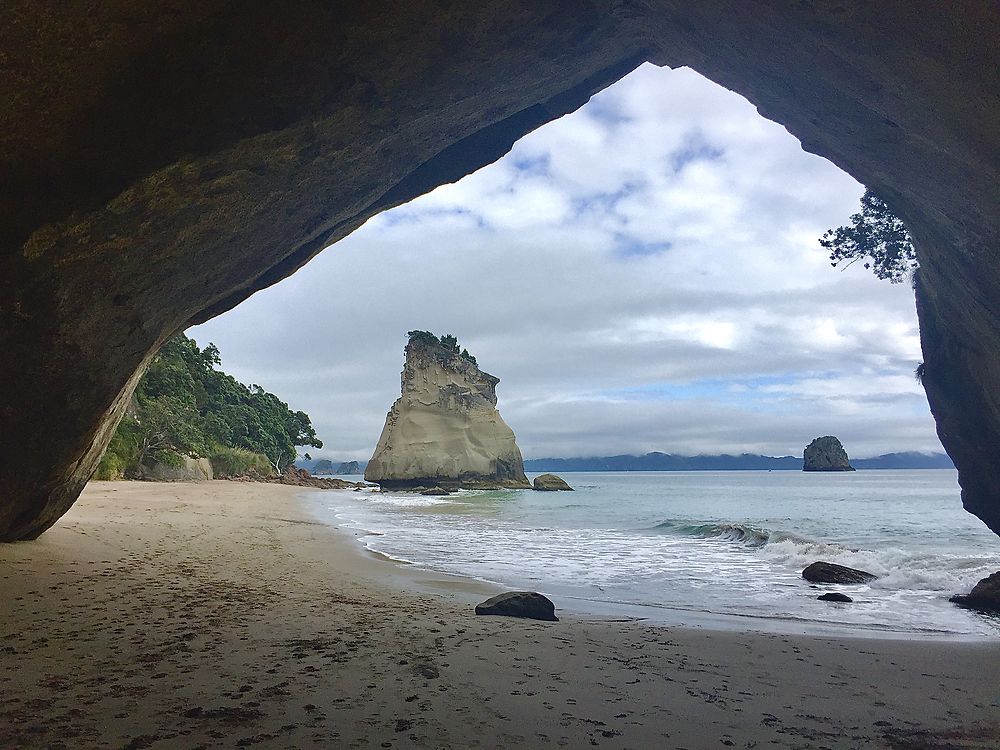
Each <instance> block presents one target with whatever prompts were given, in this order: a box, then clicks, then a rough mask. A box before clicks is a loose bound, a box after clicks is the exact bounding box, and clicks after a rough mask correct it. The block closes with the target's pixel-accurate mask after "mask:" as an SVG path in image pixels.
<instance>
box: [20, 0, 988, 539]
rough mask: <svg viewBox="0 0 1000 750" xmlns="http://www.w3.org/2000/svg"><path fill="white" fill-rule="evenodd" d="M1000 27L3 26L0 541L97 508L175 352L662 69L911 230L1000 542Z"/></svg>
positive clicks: (145, 8) (349, 11)
mask: <svg viewBox="0 0 1000 750" xmlns="http://www.w3.org/2000/svg"><path fill="white" fill-rule="evenodd" d="M998 38H1000V6H998V5H997V4H996V3H987V2H981V3H972V2H970V3H935V2H930V1H929V0H926V1H924V0H920V1H917V2H903V1H902V0H895V1H893V0H887V1H886V2H880V3H859V4H850V3H847V4H844V3H831V4H817V3H789V2H786V1H785V0H763V1H762V2H756V3H745V2H737V1H736V0H731V1H729V2H714V3H689V2H680V0H672V1H670V0H652V1H651V2H632V1H631V0H623V1H617V0H616V1H615V2H610V1H598V0H583V1H582V2H579V3H573V4H571V5H565V4H552V3H522V2H513V1H510V0H502V1H500V2H495V3H487V4H484V3H459V4H443V3H438V2H432V1H431V0H407V1H406V2H402V1H399V2H366V3H354V4H343V3H336V4H335V3H328V2H321V1H320V0H314V1H313V2H308V1H305V2H299V3H295V4H294V5H291V6H287V7H285V6H282V7H281V8H280V9H275V7H274V6H271V5H265V4H260V3H252V2H250V3H231V2H229V1H228V0H200V1H199V2H193V1H192V0H178V1H177V2H171V3H165V4H164V3H152V2H149V3H135V2H126V1H125V0H97V1H96V2H90V3H86V4H76V5H72V4H71V5H67V4H64V3H57V2H55V0H9V2H6V3H3V4H2V5H0V51H2V54H0V95H2V97H3V102H4V106H3V107H0V173H2V175H3V179H2V180H0V195H2V206H0V208H2V210H0V351H2V352H3V354H4V356H3V358H2V360H0V394H2V398H3V401H2V403H0V456H3V458H2V459H0V460H2V461H3V462H4V464H3V467H2V471H0V540H12V539H24V538H33V537H35V536H37V535H38V534H39V533H41V532H42V531H43V530H44V529H46V528H47V527H48V526H50V525H51V524H52V523H54V522H55V520H56V519H57V518H59V516H60V515H61V514H62V513H64V512H65V511H66V510H67V509H68V508H69V507H70V505H71V504H72V503H73V502H74V500H75V499H76V497H77V495H78V494H79V491H80V489H81V488H82V487H83V484H84V483H85V482H86V481H87V478H88V477H89V476H90V474H91V472H92V470H93V469H94V467H95V466H96V463H97V461H98V459H99V457H100V454H101V452H102V451H103V448H104V446H105V445H106V443H107V440H108V439H109V438H110V435H111V433H112V431H113V429H114V427H115V424H116V422H117V420H118V419H119V417H120V416H121V414H122V411H123V409H124V407H125V404H126V403H127V402H128V397H129V394H130V393H131V390H132V388H133V387H134V385H135V383H136V380H137V378H138V374H139V372H140V371H141V369H142V367H143V366H144V364H145V363H146V361H147V360H148V358H149V357H150V356H151V354H152V353H153V352H154V351H155V350H156V349H157V347H158V346H159V345H160V344H161V343H162V342H164V341H165V340H167V339H168V338H169V337H170V336H171V335H173V334H174V333H175V332H177V331H178V330H181V329H183V328H185V327H186V326H188V325H190V324H192V323H196V322H199V321H203V320H206V319H208V318H210V317H212V316H214V315H216V314H218V313H220V312H223V311H225V310H227V309H229V308H231V307H233V306H234V305H236V304H237V303H239V302H240V301H241V300H243V299H245V298H246V297H247V296H249V295H250V294H252V293H253V292H254V291H256V290H258V289H262V288H264V287H266V286H268V285H270V284H273V283H275V282H276V281H278V280H280V279H281V278H283V277H285V276H287V275H288V274H290V273H292V272H293V271H294V270H296V269H297V268H299V267H300V266H301V265H302V264H303V263H305V262H306V261H307V260H308V259H309V258H311V257H312V256H313V255H314V254H316V253H317V252H319V251H320V250H321V249H322V248H323V247H325V246H326V245H328V244H330V243H331V242H334V241H335V240H337V239H339V238H340V237H343V236H345V235H346V234H347V233H349V232H350V231H351V230H352V229H354V228H355V227H357V226H359V225H360V224H361V223H362V222H364V221H365V220H366V219H367V218H368V217H370V216H372V215H373V214H375V213H378V212H379V211H381V210H383V209H385V208H388V207H391V206H394V205H398V204H400V203H402V202H405V201H407V200H409V199H411V198H413V197H415V196H417V195H420V194H421V193H424V192H426V191H427V190H429V189H431V188H433V187H435V186H437V185H439V184H442V183H444V182H448V181H452V180H455V179H457V178H459V177H461V176H462V175H464V174H466V173H468V172H471V171H473V170H474V169H477V168H478V167H480V166H482V165H484V164H487V163H489V162H491V161H493V160H494V159H496V158H497V157H498V156H500V155H501V154H503V153H504V152H505V151H506V150H507V149H508V148H509V147H510V145H511V144H512V142H513V141H514V140H515V139H516V138H518V137H519V136H521V135H523V134H524V133H526V132H528V131H530V130H532V129H534V128H536V127H538V126H539V125H541V124H542V123H544V122H546V121H548V120H551V119H554V118H556V117H559V116H560V115H562V114H563V113H565V112H569V111H571V110H573V109H575V108H576V107H578V106H579V105H580V104H582V103H583V102H584V101H586V99H587V98H588V97H589V96H590V95H591V94H592V93H593V92H595V91H597V90H599V89H601V88H603V87H604V86H606V85H608V84H610V83H612V82H614V81H615V80H617V79H618V78H620V77H621V76H622V75H624V74H625V73H627V72H629V71H630V70H631V69H633V68H634V67H636V66H637V65H638V64H640V63H641V62H643V61H645V60H650V61H653V62H655V63H656V64H659V65H671V66H679V65H690V66H691V67H693V68H695V69H696V70H698V71H700V72H701V73H703V74H705V75H707V76H708V77H710V78H712V79H714V80H715V81H717V82H719V83H721V84H722V85H724V86H727V87H729V88H732V89H734V90H736V91H739V92H740V93H742V94H744V95H745V96H747V97H748V98H749V99H750V100H751V101H752V102H753V103H754V104H756V105H757V106H758V108H759V109H760V111H761V112H762V113H763V114H764V115H765V116H767V117H770V118H772V119H775V120H777V121H779V122H781V123H782V124H784V125H785V126H786V127H787V128H788V129H789V130H790V131H791V132H792V133H794V134H795V135H796V136H798V137H799V138H800V139H801V140H802V142H803V145H804V147H805V148H807V149H808V150H810V151H813V152H815V153H819V154H822V155H823V156H825V157H827V158H829V159H831V160H832V161H834V162H836V163H837V164H838V165H840V166H841V167H842V168H844V169H845V170H847V171H848V172H850V173H851V174H852V175H854V176H855V177H857V178H858V179H859V180H860V181H861V182H863V183H865V184H866V185H868V186H869V187H871V188H873V189H874V190H876V192H877V193H878V194H879V195H881V196H882V197H883V198H885V199H886V201H887V202H888V203H889V205H890V206H891V207H892V209H893V211H894V212H896V213H897V214H899V215H900V216H902V217H903V218H904V219H906V221H907V223H908V224H909V227H910V229H911V231H912V234H913V237H914V241H915V244H916V247H917V253H918V257H919V260H920V263H921V266H922V268H921V272H920V274H919V277H918V280H917V297H918V313H919V316H920V323H921V340H922V346H923V353H924V362H925V375H924V385H925V387H926V390H927V394H928V399H929V401H930V405H931V410H932V411H933V413H934V416H935V418H936V419H937V423H938V429H939V434H940V436H941V440H942V442H943V443H944V446H945V448H946V449H947V450H948V452H949V454H950V455H951V457H952V458H953V459H954V461H955V463H956V465H957V467H958V470H959V481H960V483H961V485H962V488H963V490H962V492H963V500H964V502H965V506H966V507H967V508H968V509H969V510H970V511H972V512H974V513H976V514H977V515H978V516H979V517H980V518H982V519H984V520H985V521H986V522H987V523H988V524H989V525H990V526H991V528H993V529H994V530H995V531H998V532H1000V479H998V478H997V475H996V472H995V470H994V468H995V466H996V465H997V464H998V463H1000V388H997V387H996V384H997V382H998V380H1000V319H998V315H1000V270H998V269H1000V263H998V260H1000V258H998V253H1000V174H998V172H1000V164H998V156H997V155H998V154H1000V129H998V128H997V127H996V122H997V121H998V120H1000V65H998V47H1000V45H998V44H997V39H998Z"/></svg>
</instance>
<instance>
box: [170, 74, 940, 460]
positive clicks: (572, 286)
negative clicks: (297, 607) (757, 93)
mask: <svg viewBox="0 0 1000 750" xmlns="http://www.w3.org/2000/svg"><path fill="white" fill-rule="evenodd" d="M863 190H864V188H863V186H862V185H860V184H859V183H858V182H856V181H855V180H854V179H853V178H852V177H850V176H849V175H847V174H845V173H844V172H842V171H841V170H840V169H839V168H838V167H836V166H834V165H833V164H831V163H830V162H828V161H826V160H825V159H822V158H820V157H818V156H815V155H812V154H807V153H805V152H804V151H803V150H802V148H801V145H800V144H799V142H798V140H797V139H796V138H794V137H793V136H792V135H790V134H789V133H788V132H787V131H786V130H785V129H784V128H783V127H782V126H780V125H778V124H776V123H774V122H771V121H768V120H765V119H763V118H762V117H761V116H760V115H759V114H758V113H757V111H756V109H755V108H754V107H753V105H751V104H750V103H749V102H747V101H746V100H745V99H744V98H743V97H741V96H739V95H738V94H735V93H733V92H731V91H728V90H726V89H724V88H722V87H720V86H718V85H716V84H715V83H713V82H711V81H709V80H708V79H706V78H703V77H702V76H700V75H699V74H697V73H695V72H693V71H692V70H690V69H686V68H680V69H676V70H671V69H669V68H657V67H655V66H653V65H650V64H645V65H643V66H642V67H640V68H639V69H638V70H636V71H635V72H633V73H632V74H630V75H629V76H626V77H625V78H624V79H622V80H621V81H619V82H618V83H617V84H615V85H613V86H611V87H610V88H608V89H605V90H604V91H603V92H601V93H599V94H597V95H596V96H595V97H593V99H592V100H591V101H590V102H589V103H588V104H587V105H585V106H584V107H582V108H581V109H580V110H578V111H576V112H574V113H571V114H569V115H566V116H565V117H563V118H561V119H559V120H557V121H555V122H552V123H549V124H547V125H545V126H543V127H541V128H539V129H538V130H536V131H534V132H533V133H529V134H528V135H527V136H525V137H524V138H522V139H521V140H520V141H518V142H517V143H516V144H515V146H514V148H513V149H512V151H511V152H510V153H509V154H508V155H506V156H505V157H503V158H502V159H500V160H499V161H497V162H496V163H494V164H492V165H489V166H486V167H484V168H482V169H480V170H479V171H478V172H475V173H473V174H471V175H469V176H467V177H465V178H463V179H462V180H460V181H459V182H457V183H454V184H450V185H444V186H442V187H439V188H438V189H436V190H434V191H433V192H431V193H429V194H427V195H424V196H422V197H420V198H418V199H416V200H414V201H412V202H411V203H409V204H406V205H404V206H400V207H399V208H396V209H394V210H392V211H388V212H385V213H382V214H380V215H378V216H376V217H373V218H372V219H371V220H369V221H368V222H367V223H366V224H365V225H364V226H363V227H361V228H359V229H358V230H357V231H355V232H354V233H353V234H351V235H350V236H349V237H346V238H345V239H343V240H341V241H340V242H338V243H336V244H335V245H332V246H331V247H329V248H327V249H326V250H324V251H323V252H322V253H321V254H320V255H319V256H318V257H316V258H315V259H314V260H313V261H311V262H310V263H309V264H308V265H307V266H306V267H305V268H304V269H302V270H301V271H299V272H298V273H297V274H295V275H294V276H292V277H290V278H289V279H286V280H285V281H283V282H281V283H280V284H277V285H276V286H273V287H271V288H270V289H267V290H264V291H262V292H259V293H257V294H256V295H254V296H253V297H251V298H250V299H249V300H247V301H246V302H244V303H243V304H241V305H240V306H239V307H237V308H235V309H234V310H231V311H230V312H228V313H226V314H224V315H222V316H220V317H218V318H215V319H213V320H211V321H209V322H208V323H206V324H203V325H201V326H197V327H195V328H192V329H190V330H189V331H188V334H189V335H190V336H192V337H194V338H195V339H196V340H197V341H198V342H199V344H202V345H204V344H207V343H209V342H214V343H215V344H216V345H217V346H218V347H219V348H220V350H221V352H222V360H223V369H225V370H226V371H227V372H230V373H232V374H233V375H234V376H235V377H236V378H237V379H239V380H241V381H242V382H245V383H257V384H260V385H261V386H263V387H264V388H266V389H267V390H269V391H272V392H273V393H276V394H277V395H278V396H280V397H281V398H282V399H283V400H285V401H287V402H288V403H289V405H290V406H291V408H292V409H296V410H297V409H301V410H303V411H305V412H307V413H308V414H309V415H310V416H311V417H312V421H313V424H314V426H315V427H316V430H317V433H318V434H319V436H320V437H321V439H322V440H323V441H324V448H323V449H319V450H310V453H311V454H312V455H313V457H314V458H315V457H328V458H332V459H335V460H353V459H357V460H362V459H368V458H370V456H371V454H372V452H373V450H374V447H375V444H376V442H377V441H378V437H379V434H380V432H381V429H382V426H383V424H384V421H385V415H386V412H387V411H388V409H389V407H390V406H391V405H392V402H393V401H394V400H395V399H396V398H397V397H398V396H399V388H400V384H399V373H400V370H401V369H402V366H403V347H404V346H405V344H406V332H407V331H409V330H412V329H424V330H430V331H433V332H435V333H438V334H442V333H452V334H454V335H456V336H457V337H458V338H459V341H460V342H461V345H462V346H465V347H467V348H468V349H469V351H470V352H471V353H472V354H474V355H475V356H476V358H477V359H478V361H479V365H480V367H481V368H482V369H483V370H485V371H487V372H490V373H492V374H493V375H496V376H497V377H499V378H500V379H501V383H500V385H499V386H498V388H497V395H498V399H499V404H498V406H499V409H500V413H501V415H502V416H503V418H504V420H505V421H506V422H507V423H508V424H509V425H510V426H511V428H512V429H513V430H514V433H515V434H516V436H517V442H518V445H519V447H520V448H521V452H522V453H523V454H524V456H525V458H542V457H581V456H600V455H614V454H622V453H634V454H642V453H647V452H649V451H654V450H659V451H664V452H668V453H677V454H683V455H697V454H717V453H742V452H749V453H763V454H767V455H802V449H803V447H804V446H805V445H806V444H808V443H809V441H810V440H812V439H813V438H814V437H817V436H820V435H829V434H832V435H836V436H838V437H839V438H840V439H841V441H842V442H843V443H844V446H845V448H846V449H847V452H848V454H849V455H851V456H854V457H858V458H863V457H868V456H873V455H877V454H880V453H887V452H892V451H907V450H916V451H925V452H930V451H941V450H942V448H941V445H940V443H939V441H938V439H937V436H936V434H935V431H934V423H933V419H932V418H931V416H930V412H929V410H928V407H927V401H926V397H925V396H924V393H923V390H922V388H921V387H920V386H919V384H918V383H917V382H916V380H915V379H914V376H913V371H914V368H915V367H916V366H917V364H918V363H919V362H920V360H921V356H920V344H919V336H918V329H917V321H916V313H915V310H914V302H913V291H912V289H911V288H910V286H909V284H906V283H903V284H895V285H893V284H889V283H888V282H885V281H879V280H878V279H876V278H875V277H874V276H873V275H872V274H871V273H870V272H868V271H866V270H865V269H863V268H862V267H861V264H855V265H854V266H852V267H851V268H848V269H846V270H841V269H839V268H832V267H831V266H830V262H829V260H828V258H827V252H826V251H824V250H823V248H822V247H820V245H819V243H818V238H819V237H820V236H821V235H822V234H823V232H824V231H825V230H826V229H828V228H831V227H836V226H839V225H841V224H845V223H848V220H849V217H850V215H851V214H853V213H856V212H857V211H858V208H859V204H858V200H859V198H860V196H861V194H862V192H863ZM331 210H332V208H331Z"/></svg>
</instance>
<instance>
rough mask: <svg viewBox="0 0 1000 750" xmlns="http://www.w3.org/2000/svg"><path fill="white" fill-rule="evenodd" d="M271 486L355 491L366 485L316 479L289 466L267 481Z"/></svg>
mask: <svg viewBox="0 0 1000 750" xmlns="http://www.w3.org/2000/svg"><path fill="white" fill-rule="evenodd" d="M266 481H267V482H269V483H271V484H290V485H293V486H295V487H315V488H316V489H320V490H353V489H360V488H362V487H364V486H365V485H363V484H359V483H358V482H348V481H347V480H346V479H332V478H326V477H314V476H313V475H312V474H310V473H309V472H308V471H306V470H305V469H300V468H298V467H296V466H292V465H290V466H288V467H287V468H286V469H285V471H284V473H283V474H280V475H278V476H275V477H273V478H271V479H268V480H266Z"/></svg>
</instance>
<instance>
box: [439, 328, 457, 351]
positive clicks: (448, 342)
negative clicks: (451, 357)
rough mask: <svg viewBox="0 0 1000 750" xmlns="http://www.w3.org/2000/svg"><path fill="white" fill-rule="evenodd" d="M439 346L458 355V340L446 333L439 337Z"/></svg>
mask: <svg viewBox="0 0 1000 750" xmlns="http://www.w3.org/2000/svg"><path fill="white" fill-rule="evenodd" d="M441 346H443V347H444V348H445V349H447V350H448V351H450V352H455V354H458V339H457V338H455V337H454V336H452V335H451V334H450V333H446V334H444V335H443V336H442V337H441Z"/></svg>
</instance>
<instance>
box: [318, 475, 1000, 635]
mask: <svg viewBox="0 0 1000 750" xmlns="http://www.w3.org/2000/svg"><path fill="white" fill-rule="evenodd" d="M531 476H533V475H529V478H531ZM562 476H563V478H564V479H566V480H567V481H568V482H569V483H570V484H571V485H572V486H573V487H574V488H575V490H576V491H575V492H559V493H555V492H533V491H531V490H502V491H461V492H459V493H456V494H453V495H450V496H446V497H423V496H420V495H408V494H403V493H398V494H391V493H386V494H383V493H373V492H372V493H369V492H336V493H324V494H315V495H312V496H311V498H312V499H311V501H310V502H313V503H316V513H317V514H318V515H319V517H320V518H324V519H326V520H328V521H329V522H331V523H334V524H336V525H341V526H347V527H351V528H354V529H361V530H364V531H367V532H371V533H370V534H368V535H365V536H363V537H362V540H363V543H364V544H365V545H366V546H367V547H368V548H369V549H370V550H372V551H374V552H378V553H381V554H383V555H386V556H388V557H391V558H394V559H396V560H399V561H402V562H407V563H411V564H414V565H417V566H420V567H422V568H427V569H431V570H436V571H441V572H446V573H452V574H458V575H462V576H468V577H472V578H477V579H481V580H485V581H491V582H495V583H498V584H502V585H503V586H506V587H509V588H512V589H531V590H535V591H540V592H542V593H545V594H546V595H548V596H549V597H551V598H552V599H553V600H554V601H555V602H556V604H557V607H558V608H560V609H564V610H570V611H574V612H577V613H580V614H584V615H586V614H594V615H600V616H605V617H607V616H611V617H615V616H620V617H623V618H640V619H643V620H645V621H648V622H652V623H662V624H672V625H692V626H708V627H723V628H740V629H743V628H745V629H754V630H763V631H773V632H807V633H808V632H811V633H818V634H822V633H830V634H843V633H857V634H859V635H865V634H867V635H877V634H882V635H886V636H890V637H891V636H894V635H896V636H902V637H914V636H942V637H972V638H980V637H986V638H994V637H998V636H1000V619H998V618H994V617H991V616H986V615H980V614H976V613H973V612H969V611H967V610H963V609H960V608H958V607H956V606H955V605H953V604H951V603H950V602H949V601H948V597H949V596H951V595H953V594H956V593H967V592H968V591H969V590H970V589H971V587H972V586H973V585H974V584H975V583H976V582H977V581H979V580H980V579H981V578H983V577H985V576H987V575H989V574H990V573H993V572H995V571H997V570H1000V537H997V536H996V535H994V534H993V533H992V532H991V531H989V529H987V528H986V527H985V526H984V525H983V524H982V522H980V521H979V520H978V519H977V518H975V517H973V516H972V515H970V514H969V513H966V512H965V511H964V510H963V509H962V506H961V501H960V499H959V487H958V482H957V473H956V472H955V471H954V470H951V469H942V470H883V471H858V472H847V473H803V472H793V471H775V472H764V471H746V472H743V471H727V472H701V471H698V472H622V473H617V472H587V473H583V472H567V473H565V474H563V475H562ZM816 560H825V561H827V562H833V563H839V564H841V565H848V566H851V567H856V568H861V569H863V570H867V571H869V572H871V573H875V574H876V575H878V576H879V578H878V579H877V580H876V581H873V582H872V583H871V584H868V585H814V584H810V583H808V582H807V581H805V580H804V579H803V578H802V577H801V572H802V569H803V568H804V567H805V566H806V565H808V564H809V563H811V562H814V561H816ZM825 591H840V592H843V593H845V594H847V595H848V596H850V597H852V598H853V599H854V602H853V603H851V604H832V603H828V602H823V601H818V600H817V598H816V597H817V596H818V595H820V594H821V593H823V592H825Z"/></svg>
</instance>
